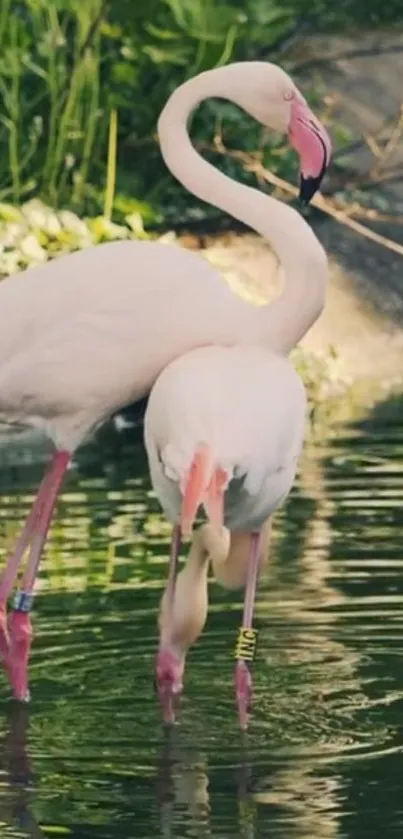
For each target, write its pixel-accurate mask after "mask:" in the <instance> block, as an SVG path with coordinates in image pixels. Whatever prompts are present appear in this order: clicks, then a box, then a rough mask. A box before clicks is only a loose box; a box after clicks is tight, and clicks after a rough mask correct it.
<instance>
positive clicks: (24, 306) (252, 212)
mask: <svg viewBox="0 0 403 839" xmlns="http://www.w3.org/2000/svg"><path fill="white" fill-rule="evenodd" d="M210 96H220V97H224V98H226V99H231V100H232V101H234V102H235V103H237V104H238V105H239V106H240V107H241V108H244V109H245V110H246V111H247V112H248V113H249V114H250V115H251V116H253V117H255V118H256V119H258V120H259V121H260V122H261V123H262V124H263V125H267V126H270V127H272V128H273V129H274V130H276V131H280V132H282V133H285V134H288V136H289V140H290V142H291V144H292V145H293V146H294V148H295V149H296V151H297V152H298V154H299V156H300V160H301V197H302V198H303V199H304V200H309V199H310V197H311V196H312V194H313V193H314V191H315V189H317V188H318V186H319V185H320V182H321V179H322V177H323V174H324V172H325V169H326V167H327V165H328V164H329V158H330V141H329V138H328V136H327V133H326V131H325V129H324V128H323V126H322V125H321V124H320V123H319V122H318V120H317V119H316V118H315V116H314V114H313V113H312V111H311V110H310V108H309V107H308V105H307V103H306V101H305V99H304V98H303V96H302V94H301V93H300V92H299V91H298V89H297V87H296V86H295V84H294V83H293V81H292V80H291V79H290V77H289V76H288V75H287V74H286V73H285V72H284V71H283V70H281V69H280V68H279V67H276V66H275V65H273V64H268V63H263V62H244V63H241V64H232V65H228V66H227V67H220V68H218V69H215V70H211V71H209V72H207V73H202V74H201V75H200V76H198V77H196V78H194V79H191V80H190V81H187V82H186V83H185V84H184V85H182V86H181V87H180V88H179V89H178V90H177V91H175V92H174V93H173V95H172V96H171V97H170V99H169V101H168V102H167V104H166V106H165V108H164V110H163V112H162V114H161V117H160V120H159V124H158V129H159V135H160V140H161V151H162V154H163V157H164V159H165V161H166V163H167V166H168V168H170V169H171V171H172V173H173V174H174V175H175V177H177V178H178V179H179V180H180V181H181V183H182V184H183V185H184V186H185V187H187V188H188V189H190V190H191V191H192V192H193V193H194V194H195V195H196V196H198V197H199V198H201V199H202V200H205V201H207V202H209V203H211V204H214V205H216V206H217V207H220V208H221V209H222V210H224V211H226V212H229V213H230V214H231V215H233V216H234V217H235V218H238V219H241V220H242V221H244V222H245V223H246V224H248V225H249V226H250V227H252V228H253V229H255V230H256V231H257V232H259V233H261V234H262V235H263V236H265V237H266V238H267V239H268V241H269V242H270V244H271V245H272V247H273V248H274V249H275V251H276V252H277V254H278V256H279V259H280V261H281V262H282V264H283V268H284V271H285V288H284V291H283V293H282V294H281V295H280V297H279V299H278V300H276V301H275V302H274V303H273V304H271V305H267V306H264V307H256V306H253V305H251V304H249V303H247V302H245V301H244V300H241V299H240V298H239V297H238V296H237V295H235V294H234V293H233V292H232V291H231V289H230V288H229V287H228V285H227V284H226V283H225V282H224V281H223V280H222V278H221V277H220V274H219V273H218V272H217V271H216V270H215V269H214V268H212V266H210V265H209V264H208V263H207V262H206V260H204V259H202V258H200V257H199V256H198V255H196V254H195V253H191V252H189V251H185V250H183V249H181V248H177V247H166V246H165V245H162V244H161V243H159V242H152V241H127V242H112V243H108V244H103V245H100V246H97V247H96V248H87V249H85V250H82V251H78V252H76V253H73V254H69V255H65V256H62V257H60V258H58V259H57V260H54V261H52V262H49V263H47V264H45V265H40V266H35V267H32V268H30V269H29V270H27V271H25V272H22V273H20V274H18V275H17V276H13V277H9V278H7V279H5V280H3V281H2V282H1V284H0V318H1V323H2V329H1V331H0V421H2V422H6V423H8V424H9V425H13V424H14V425H16V426H17V427H19V426H20V425H25V426H29V427H32V428H34V429H36V430H40V431H42V432H43V433H44V434H46V435H47V436H48V437H49V438H50V439H51V440H52V442H53V444H54V446H55V453H54V456H53V460H52V462H51V464H50V468H49V470H48V472H47V474H46V475H45V478H44V480H43V481H42V483H41V485H40V487H39V490H38V493H37V496H36V499H35V501H34V504H33V508H32V511H31V514H30V515H29V517H28V519H27V522H26V524H25V526H24V528H23V530H22V533H21V535H20V537H19V539H18V540H17V542H16V545H15V548H14V550H13V552H12V553H11V554H10V555H9V557H8V559H7V563H6V568H5V571H4V573H3V575H2V577H1V579H0V653H1V655H2V658H3V662H4V665H5V668H6V672H7V675H8V678H9V681H10V684H11V687H12V690H13V693H14V696H15V697H17V698H18V699H22V700H27V699H28V698H29V688H28V659H29V653H30V646H31V640H32V626H31V620H30V610H31V608H32V604H33V592H34V585H35V580H36V576H37V572H38V568H39V564H40V560H41V556H42V553H43V549H44V545H45V542H46V538H47V533H48V530H49V527H50V525H51V522H52V517H53V513H54V509H55V505H56V501H57V498H58V495H59V492H60V489H61V486H62V483H63V479H64V476H65V474H66V472H67V470H68V468H69V466H70V464H71V460H72V456H73V453H74V452H75V450H76V449H77V448H78V447H79V446H80V445H81V444H82V443H83V442H84V441H85V440H86V439H87V438H88V436H89V435H91V433H92V432H93V431H94V429H95V428H97V427H98V426H99V425H100V424H102V423H103V422H104V421H105V420H107V419H108V418H109V417H110V416H111V415H112V414H114V413H115V412H116V411H118V410H119V409H120V408H122V407H123V406H125V405H128V404H130V403H133V402H135V401H137V400H139V399H141V398H143V397H145V396H147V395H148V394H149V393H150V390H151V388H152V386H153V384H154V382H155V381H156V379H157V377H158V376H159V375H160V373H161V371H162V370H163V369H164V368H165V367H166V366H167V365H168V364H170V363H171V362H173V361H174V359H176V358H178V357H179V356H181V355H182V354H184V353H187V352H189V351H190V350H193V349H195V348H197V347H203V346H207V345H226V346H234V345H249V346H250V345H256V344H258V345H260V346H261V347H266V348H268V349H272V350H275V351H277V352H280V353H288V351H289V350H290V349H291V347H292V346H293V345H294V344H295V343H296V342H297V341H298V340H299V339H300V338H301V336H302V335H303V334H304V332H306V330H307V329H308V328H309V326H310V325H311V324H312V323H313V322H314V321H315V319H316V318H317V317H318V315H319V313H320V312H321V310H322V307H323V304H324V295H325V283H326V276H327V261H326V256H325V253H324V251H323V249H322V247H321V246H320V244H319V242H318V240H317V239H316V237H315V235H314V234H313V232H312V231H311V230H310V228H309V226H308V225H307V223H306V222H305V221H304V220H303V218H302V217H301V216H300V215H299V214H298V213H297V212H296V211H295V210H293V209H292V208H291V207H288V206H286V205H283V204H281V203H280V202H279V201H275V200H274V199H272V198H270V197H268V196H267V195H262V194H260V193H259V192H258V190H256V189H252V188H251V187H246V186H242V185H240V184H237V183H235V182H234V181H231V179H229V178H227V177H225V176H224V175H222V174H220V173H219V172H217V171H216V170H215V169H214V168H213V167H212V166H210V165H209V164H208V163H206V162H205V161H203V160H202V159H201V158H200V156H199V155H198V154H197V153H196V151H195V150H194V149H193V148H192V145H191V143H190V140H189V136H188V133H187V123H188V120H189V117H190V115H191V113H192V111H193V110H194V108H195V107H197V105H198V104H199V102H201V101H202V99H205V98H207V97H210ZM26 552H27V553H28V557H27V564H26V568H25V570H24V573H23V575H22V576H21V588H20V590H19V591H17V593H16V597H15V600H14V605H13V611H12V612H11V614H10V615H7V608H6V605H7V599H8V597H9V596H10V594H11V592H12V590H13V587H14V585H15V583H16V579H17V575H18V570H19V566H20V564H21V562H22V559H23V558H24V556H25V553H26Z"/></svg>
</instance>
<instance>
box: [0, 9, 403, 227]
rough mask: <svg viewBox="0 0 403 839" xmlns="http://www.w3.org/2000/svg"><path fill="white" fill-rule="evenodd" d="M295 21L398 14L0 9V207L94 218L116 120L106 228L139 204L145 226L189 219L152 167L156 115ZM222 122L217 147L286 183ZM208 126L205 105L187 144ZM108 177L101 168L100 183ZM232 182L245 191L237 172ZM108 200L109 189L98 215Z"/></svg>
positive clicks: (262, 52)
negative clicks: (67, 210) (38, 206)
mask: <svg viewBox="0 0 403 839" xmlns="http://www.w3.org/2000/svg"><path fill="white" fill-rule="evenodd" d="M364 6H365V9H364ZM301 16H302V17H303V16H305V17H306V19H309V18H313V19H314V20H315V27H316V28H320V27H321V26H322V27H324V28H326V27H327V28H329V27H331V26H333V25H336V24H337V25H338V26H344V25H351V24H353V23H354V22H357V21H358V22H360V21H361V22H362V21H363V22H367V21H368V20H370V21H375V22H378V21H384V20H388V21H389V20H391V19H395V18H397V17H399V16H402V13H401V11H400V3H399V4H398V5H396V2H392V3H390V4H383V5H381V4H380V2H379V0H371V2H369V3H364V0H359V2H356V0H354V2H353V0H348V2H341V3H339V4H337V5H336V7H335V6H334V4H328V3H327V2H325V0H309V2H308V0H284V2H283V0H149V2H148V3H140V2H137V0H109V2H106V0H52V2H49V0H2V2H1V4H0V200H3V201H12V202H13V203H15V204H20V203H22V202H23V201H26V200H27V199H29V198H31V197H32V196H33V195H39V196H40V197H41V198H42V199H43V200H45V201H47V202H49V203H50V204H51V205H52V206H56V207H57V206H59V207H60V206H66V205H68V206H70V207H71V208H72V209H74V210H75V211H77V212H80V213H81V214H82V213H83V212H85V213H90V214H92V215H94V214H97V213H99V212H100V211H101V210H103V208H104V206H105V190H106V169H107V164H108V134H109V126H110V122H111V114H112V113H115V112H116V113H117V150H118V151H117V155H118V156H117V171H116V180H115V178H113V183H114V186H115V199H116V197H118V200H115V203H114V212H115V213H117V214H118V215H117V220H120V218H121V214H122V213H123V215H124V214H125V213H128V212H137V211H138V209H139V203H138V202H139V201H141V202H143V203H142V205H141V206H142V213H143V214H144V219H145V221H147V222H150V221H156V220H158V218H159V217H160V210H161V211H162V213H163V216H164V217H165V218H168V219H169V218H172V217H173V216H178V214H179V215H182V216H183V215H184V214H185V213H188V214H190V215H192V214H193V215H194V212H195V206H192V199H191V198H189V197H187V196H184V194H183V191H182V190H181V189H180V188H179V187H178V185H177V184H176V183H174V181H173V179H172V178H171V177H170V176H169V175H168V173H167V172H166V170H165V168H164V165H163V163H162V160H161V157H160V154H159V150H158V143H157V140H156V137H155V128H156V120H157V116H158V113H159V111H160V110H161V108H162V106H163V104H164V102H165V101H166V99H167V97H168V96H169V94H170V93H171V92H172V90H173V89H174V88H175V87H176V86H177V85H179V84H180V83H181V82H182V81H184V80H185V79H186V78H188V77H189V76H192V75H194V74H195V73H198V72H200V71H201V70H204V69H206V68H210V67H213V66H217V65H220V64H224V63H226V62H228V61H230V60H234V59H247V58H254V57H259V56H267V55H268V54H270V48H271V46H273V45H274V44H276V43H277V40H278V39H279V38H281V37H282V36H284V35H285V34H287V32H289V31H293V29H294V28H295V25H296V22H297V21H298V20H299V19H300V18H301ZM221 114H224V117H225V139H227V140H228V141H229V142H233V143H235V144H236V145H237V147H238V148H244V149H252V148H253V149H254V150H255V149H257V148H261V149H262V152H263V153H264V157H265V162H266V164H268V165H270V166H271V167H272V168H273V169H274V171H278V172H280V173H285V172H286V173H289V166H290V161H291V158H290V157H289V156H288V157H287V156H285V155H284V154H283V153H282V149H281V148H280V149H279V148H278V146H277V147H276V144H275V143H274V142H273V140H272V139H269V141H267V140H266V139H265V140H264V141H263V140H262V137H261V134H259V131H258V128H257V127H256V126H253V125H251V124H250V121H248V120H246V119H245V118H244V117H242V116H240V114H239V112H238V111H237V110H236V109H234V108H232V107H231V106H229V105H228V106H225V107H221V105H220V115H221ZM217 119H218V111H217V106H216V105H215V103H214V102H212V103H209V104H208V105H205V106H204V107H203V108H202V109H201V110H200V112H199V113H198V114H197V118H196V120H195V122H194V126H193V128H194V136H195V139H196V140H197V139H198V140H203V141H204V142H206V141H211V139H212V137H213V134H214V131H215V128H216V123H217ZM223 164H224V166H225V167H226V168H227V171H228V173H229V174H233V173H234V172H233V170H234V165H235V164H234V162H233V161H230V160H229V161H223V160H222V159H221V160H220V165H223ZM113 166H114V161H111V160H109V171H110V172H111V171H112V170H113ZM237 176H238V177H240V178H243V179H244V180H245V179H246V180H248V179H250V180H251V182H252V175H248V174H247V173H243V172H241V171H240V170H239V169H237ZM110 184H111V181H110V182H109V187H110ZM111 197H112V196H111V193H110V189H109V193H108V199H107V206H108V209H109V208H110V204H111ZM119 202H120V205H122V204H123V205H124V210H123V211H122V210H120V209H119ZM131 202H133V204H132V206H129V205H130V203H131ZM144 202H145V203H144ZM199 212H200V209H199ZM203 212H204V211H203Z"/></svg>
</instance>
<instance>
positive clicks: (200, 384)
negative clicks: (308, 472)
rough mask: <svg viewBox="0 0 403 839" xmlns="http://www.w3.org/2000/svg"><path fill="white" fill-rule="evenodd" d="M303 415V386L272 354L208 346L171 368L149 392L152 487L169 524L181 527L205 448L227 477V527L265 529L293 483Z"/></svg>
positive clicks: (146, 421)
mask: <svg viewBox="0 0 403 839" xmlns="http://www.w3.org/2000/svg"><path fill="white" fill-rule="evenodd" d="M305 415H306V394H305V389H304V386H303V384H302V381H301V379H300V378H299V376H298V375H297V373H296V372H295V370H294V368H293V367H292V365H291V364H290V363H289V362H288V361H287V359H285V358H283V357H282V356H279V355H276V354H275V353H272V352H269V351H268V350H263V349H260V348H259V347H230V348H226V347H205V348H201V349H198V350H195V351H193V352H190V353H188V354H187V355H186V356H181V357H180V358H178V359H176V360H175V361H174V362H172V364H170V365H169V366H168V367H167V368H165V370H164V371H163V372H162V373H161V375H160V376H159V378H158V379H157V381H156V383H155V385H154V387H153V389H152V391H151V394H150V397H149V401H148V406H147V410H146V414H145V419H144V439H145V445H146V449H147V454H148V460H149V468H150V475H151V480H152V484H153V487H154V490H155V492H156V494H157V496H158V499H159V501H160V503H161V505H162V507H163V509H164V512H165V514H166V516H167V517H168V519H169V520H170V521H171V522H172V523H173V524H178V523H179V521H180V514H181V505H182V491H181V486H182V485H183V480H184V478H185V476H186V475H187V473H188V471H189V469H190V466H191V463H192V459H193V457H194V453H195V451H196V450H197V449H198V447H199V446H200V445H201V444H207V445H208V446H209V448H210V450H211V453H212V464H211V470H212V471H213V469H215V468H217V467H220V468H221V469H222V470H224V471H225V472H226V473H227V474H228V476H229V483H228V487H227V489H226V492H225V502H224V522H225V525H226V526H227V527H228V528H229V529H230V530H242V531H248V532H250V531H257V530H260V528H261V527H262V525H263V523H264V522H265V520H266V519H267V518H268V517H269V516H270V515H271V514H272V513H273V512H274V510H275V509H277V507H278V506H279V504H280V503H281V501H282V500H283V499H284V498H285V496H286V495H287V494H288V492H289V491H290V488H291V486H292V484H293V481H294V478H295V473H296V469H297V463H298V458H299V455H300V452H301V448H302V443H303V438H304V426H305ZM209 478H210V475H208V476H207V482H208V480H209Z"/></svg>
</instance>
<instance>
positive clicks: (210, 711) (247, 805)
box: [0, 400, 403, 839]
mask: <svg viewBox="0 0 403 839" xmlns="http://www.w3.org/2000/svg"><path fill="white" fill-rule="evenodd" d="M402 405H403V401H401V402H399V400H398V401H397V402H396V401H395V402H394V403H391V404H390V405H388V404H386V403H385V405H384V406H381V408H379V409H377V411H375V412H374V413H373V415H372V417H371V418H370V421H369V422H367V423H361V424H355V425H353V424H350V425H346V426H344V427H338V428H337V430H335V429H333V430H332V431H329V432H328V433H327V436H326V434H324V433H322V434H319V435H317V437H318V439H317V440H316V442H315V444H312V445H310V446H309V447H308V449H307V452H306V457H305V460H304V463H303V466H302V468H301V474H300V478H299V480H298V483H297V485H296V487H295V490H294V491H293V493H292V496H291V497H290V499H289V501H288V503H287V504H286V506H285V507H284V508H283V510H282V511H281V512H280V514H279V515H278V516H277V519H276V523H275V528H274V539H273V545H272V551H271V558H270V565H269V568H268V572H267V574H266V577H265V579H264V580H263V581H262V583H261V585H260V589H259V598H258V606H257V619H256V625H257V626H258V628H259V630H260V634H259V649H258V655H257V659H256V663H255V671H254V674H255V686H256V691H255V700H254V713H253V717H252V720H251V726H250V732H249V735H248V736H247V738H242V737H241V736H240V733H239V732H238V728H237V718H236V713H235V707H234V697H233V688H232V668H233V649H234V643H235V638H236V632H237V627H238V623H239V619H240V611H241V599H242V596H241V595H240V594H238V593H235V594H233V593H230V592H225V591H223V590H221V589H219V588H218V587H217V586H216V585H215V584H214V583H212V584H211V587H210V613H209V620H208V623H207V626H206V630H205V632H204V635H203V637H202V639H201V641H200V642H199V643H198V645H197V646H196V647H195V648H194V650H193V651H192V653H191V654H190V656H189V659H188V666H187V678H186V695H185V698H184V700H183V703H182V712H181V718H180V723H179V724H178V725H177V726H175V728H174V729H172V730H171V731H170V732H169V731H168V732H167V731H164V730H163V728H162V725H161V722H160V717H159V709H158V707H157V702H156V698H155V694H154V687H153V664H154V655H155V650H156V644H157V632H156V614H157V609H158V602H159V598H160V595H161V591H162V587H163V584H164V577H165V573H166V567H167V557H168V546H169V529H168V527H167V526H166V525H165V523H164V522H163V520H162V518H161V516H160V514H159V511H158V507H157V504H156V502H155V499H153V497H152V495H151V494H150V490H149V485H148V480H147V474H146V469H145V460H144V454H143V453H142V450H141V446H140V445H139V442H138V440H137V439H136V435H133V432H132V431H130V430H126V431H122V432H121V433H117V432H114V431H113V430H111V429H109V430H107V431H105V432H104V433H103V434H102V435H100V437H99V438H98V441H97V442H96V443H94V444H93V445H91V446H90V447H88V448H87V449H85V450H83V452H82V453H81V455H80V457H79V458H78V459H77V462H76V463H75V464H74V469H73V470H72V471H71V473H70V474H69V477H68V480H67V482H66V485H65V488H64V492H63V494H62V497H61V501H60V504H59V508H58V514H57V518H56V522H55V526H54V528H53V530H52V535H51V539H50V542H49V547H48V551H47V554H46V558H45V561H44V563H43V567H42V571H41V576H40V581H39V587H38V588H39V592H38V597H37V601H36V608H35V628H36V639H35V644H34V650H33V655H32V666H31V689H32V702H31V705H30V706H29V707H17V706H15V705H13V704H12V703H11V702H10V700H9V698H8V690H7V686H6V683H5V680H4V679H3V678H2V677H0V836H1V837H2V839H3V837H34V839H39V837H64V836H66V837H74V839H109V837H110V839H112V837H119V839H159V837H163V838H164V839H184V837H197V839H198V837H200V839H202V838H203V839H204V837H206V838H207V837H209V839H232V837H234V839H235V838H236V837H240V838H241V837H242V839H263V838H264V839H266V837H267V839H268V838H269V837H270V839H284V838H285V837H287V839H330V837H332V839H333V837H335V839H336V837H337V838H338V837H345V838H346V839H347V837H348V839H358V838H359V837H360V839H361V837H363V839H364V837H372V836H374V837H375V836H380V837H382V839H389V837H394V836H401V834H402V829H403V796H402V793H401V778H402V773H403V758H402V750H403V610H402V606H403V574H402V571H403V556H402V536H401V534H402V528H403V506H402V502H403V422H402V420H401V417H402V415H403V412H402V410H401V409H402ZM7 460H8V462H7V463H6V462H4V468H3V470H2V471H1V473H0V491H1V493H2V505H1V510H0V528H1V540H2V552H3V555H4V553H5V551H6V548H7V546H8V545H9V544H10V542H11V540H12V537H13V535H14V533H15V530H16V528H17V526H18V524H19V523H20V521H21V520H22V517H23V515H24V513H25V512H26V511H27V509H28V507H29V504H30V502H31V500H32V492H33V489H34V487H35V485H36V483H37V481H38V479H39V475H40V472H41V468H42V465H41V464H40V463H39V462H35V457H34V456H31V455H30V453H29V451H28V452H25V454H23V456H21V457H20V458H19V462H17V461H16V455H15V453H13V451H12V452H11V454H10V451H9V452H8V455H7ZM12 463H14V465H12Z"/></svg>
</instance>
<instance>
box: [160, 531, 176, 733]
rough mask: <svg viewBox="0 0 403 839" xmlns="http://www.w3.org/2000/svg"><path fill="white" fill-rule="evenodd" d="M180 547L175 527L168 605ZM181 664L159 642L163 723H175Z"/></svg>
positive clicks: (173, 592)
mask: <svg viewBox="0 0 403 839" xmlns="http://www.w3.org/2000/svg"><path fill="white" fill-rule="evenodd" d="M180 546H181V529H180V527H179V526H178V525H177V526H176V527H174V529H173V533H172V541H171V556H170V560H169V570H168V581H167V586H166V590H167V592H168V597H169V600H170V603H171V604H172V602H173V598H174V595H175V583H176V576H177V572H178V556H179V551H180ZM182 672H183V663H181V662H180V661H177V659H176V658H175V656H174V655H173V654H172V652H171V650H169V649H167V648H166V647H165V646H163V645H162V643H161V641H160V646H159V650H158V653H157V660H156V665H155V680H156V687H157V692H158V697H159V701H160V706H161V710H162V715H163V718H164V722H166V723H173V722H174V721H175V711H174V705H175V702H176V700H177V698H178V695H179V694H180V692H181V690H182Z"/></svg>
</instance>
